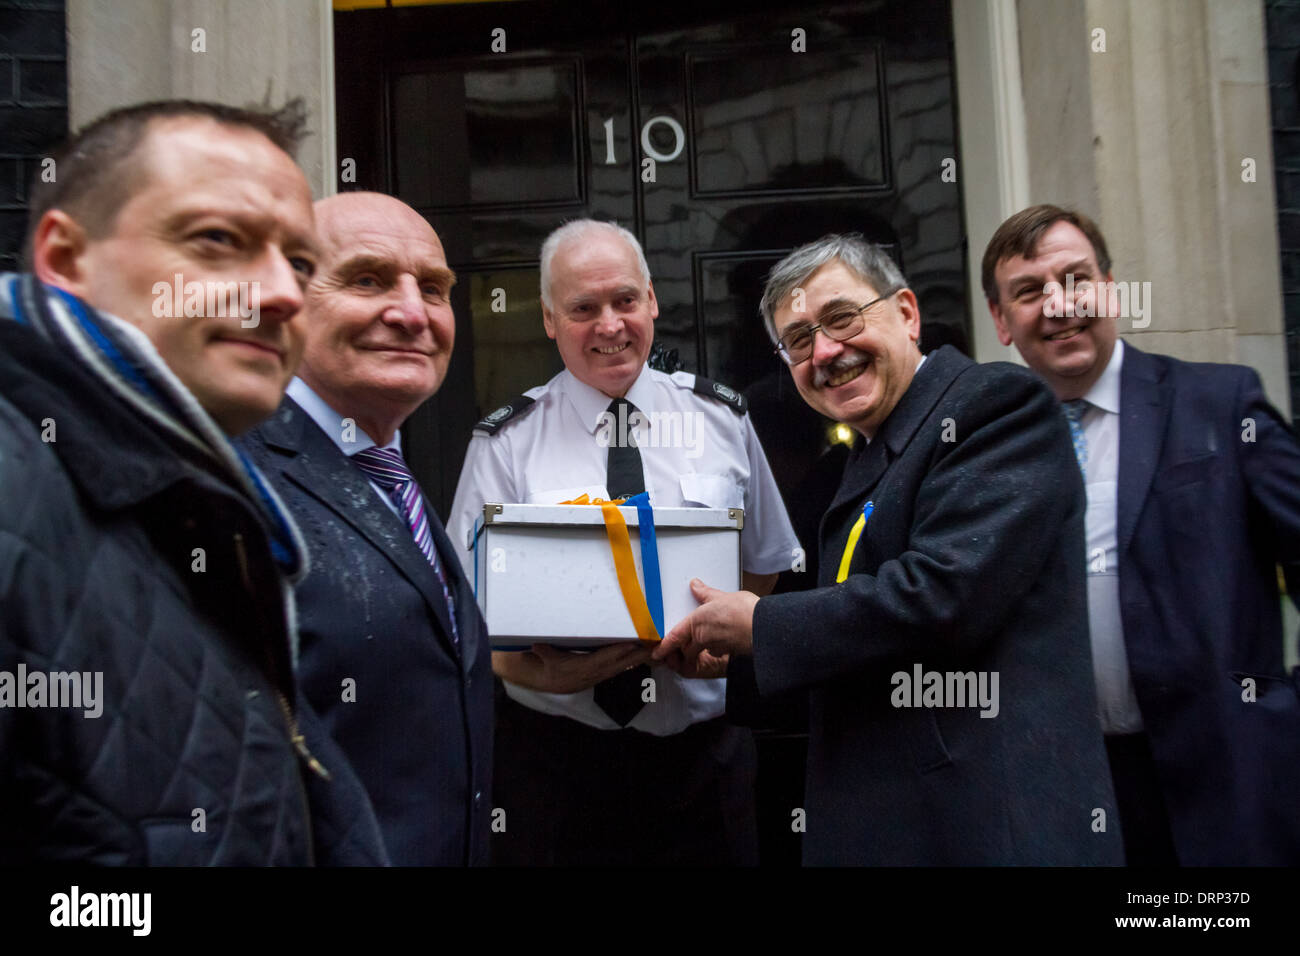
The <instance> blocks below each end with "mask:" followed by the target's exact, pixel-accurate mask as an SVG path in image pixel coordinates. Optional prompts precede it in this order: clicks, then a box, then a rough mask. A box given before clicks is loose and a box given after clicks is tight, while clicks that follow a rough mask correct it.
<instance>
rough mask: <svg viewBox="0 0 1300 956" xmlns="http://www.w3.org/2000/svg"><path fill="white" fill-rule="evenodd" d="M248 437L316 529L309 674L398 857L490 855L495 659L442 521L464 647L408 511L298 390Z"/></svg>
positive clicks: (451, 859) (304, 525) (314, 696)
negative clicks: (324, 426) (343, 447)
mask: <svg viewBox="0 0 1300 956" xmlns="http://www.w3.org/2000/svg"><path fill="white" fill-rule="evenodd" d="M241 444H242V446H243V447H244V449H245V450H246V451H247V452H248V453H249V454H250V456H251V457H252V458H253V459H254V461H255V462H256V463H257V465H258V467H259V468H261V469H262V471H263V472H264V473H265V474H266V475H267V477H268V478H269V479H270V480H271V481H272V482H273V483H274V486H275V490H276V491H277V492H278V493H279V494H280V496H281V497H282V498H283V499H284V502H285V504H286V505H287V506H288V508H289V509H290V510H291V511H292V512H293V516H294V518H295V519H297V521H298V524H299V526H300V528H301V529H302V532H303V535H304V537H305V538H306V539H307V545H308V548H309V549H310V552H311V571H310V573H309V574H308V576H307V578H306V579H305V580H304V581H303V582H302V584H301V585H299V587H298V626H299V630H300V633H301V648H302V649H301V658H300V664H299V679H300V681H301V683H302V686H303V690H304V693H305V694H306V695H307V698H308V699H309V700H310V701H311V703H312V705H313V706H314V707H315V709H316V710H317V712H318V713H319V714H320V715H321V717H322V719H323V720H324V722H325V725H326V727H327V729H328V730H329V732H330V734H331V736H333V738H334V739H335V740H336V741H338V743H339V744H340V745H341V746H342V747H343V749H344V751H345V752H346V753H347V755H348V758H349V759H350V760H351V761H352V765H353V767H355V768H356V771H357V774H358V776H360V777H361V781H362V783H364V784H365V786H366V789H367V790H368V791H369V793H370V798H371V801H372V802H373V803H374V807H375V811H376V813H377V815H378V817H379V823H380V826H381V828H382V829H383V832H384V840H385V842H386V844H387V847H388V853H389V856H390V857H391V858H392V860H393V862H394V863H395V864H398V865H441V866H463V865H465V864H466V863H483V862H486V859H487V840H488V836H489V829H488V828H489V822H490V820H489V815H490V813H491V806H492V804H491V795H490V793H491V787H490V784H491V768H492V667H491V660H490V652H489V648H488V641H487V631H486V629H485V627H484V625H483V619H482V617H481V616H480V614H479V610H478V605H477V603H476V602H475V600H474V591H473V588H472V587H471V586H470V584H469V582H468V581H466V580H465V575H464V572H463V571H461V567H460V561H459V560H457V559H456V557H455V552H454V551H453V550H452V548H451V545H450V542H449V541H448V540H447V536H446V533H445V532H444V531H443V528H442V524H441V522H439V521H438V519H437V517H436V516H435V515H434V514H433V513H432V512H429V524H430V527H431V530H432V532H433V538H434V542H435V544H436V546H437V548H438V552H439V554H440V556H441V558H442V566H443V567H444V568H445V569H446V571H447V574H448V576H449V583H450V585H451V590H452V594H453V597H454V599H455V605H456V620H457V624H458V627H459V631H460V648H459V650H457V649H456V648H455V647H454V645H453V644H452V642H451V637H450V634H451V631H450V623H449V619H448V616H447V604H446V601H445V599H444V597H443V594H442V589H441V587H440V585H439V584H438V579H437V576H436V575H435V574H434V572H433V569H432V568H431V567H430V566H429V563H428V561H426V560H425V558H424V555H423V554H421V553H420V550H419V548H418V547H417V546H416V544H415V541H414V540H413V539H412V537H411V532H410V531H409V529H408V528H407V526H406V523H405V522H404V521H403V520H402V519H401V518H399V517H398V516H397V515H395V514H394V513H393V512H392V511H390V510H389V509H388V508H387V507H385V506H384V503H383V502H382V501H381V500H380V499H379V496H378V495H377V494H376V493H375V490H374V488H373V487H371V485H370V482H369V481H368V480H367V478H366V476H365V474H364V473H363V472H362V471H361V469H360V468H358V467H357V466H356V465H354V464H353V463H352V462H351V461H349V460H348V458H347V457H346V456H345V455H344V454H343V453H342V452H340V451H339V449H338V447H337V446H336V445H335V444H334V442H333V441H331V440H330V438H329V436H327V435H326V434H325V433H324V432H323V431H321V430H320V428H319V427H318V426H317V425H316V423H315V422H313V421H312V420H311V418H310V417H309V416H308V415H307V414H306V413H305V412H304V411H303V410H302V409H301V408H300V407H299V406H298V405H297V404H296V403H295V402H294V401H293V400H292V399H290V398H286V399H285V400H284V402H283V403H282V404H281V405H280V407H279V409H277V410H276V412H275V414H274V415H273V416H272V417H271V418H270V419H268V420H267V421H266V422H265V423H263V424H262V425H261V426H260V427H258V428H256V429H254V430H253V431H252V432H250V433H249V434H248V435H247V436H245V437H244V438H243V439H242V440H241ZM349 678H350V679H351V680H353V681H355V685H352V686H354V688H355V695H354V696H355V700H352V701H348V700H345V699H344V697H345V685H344V681H345V680H347V679H349Z"/></svg>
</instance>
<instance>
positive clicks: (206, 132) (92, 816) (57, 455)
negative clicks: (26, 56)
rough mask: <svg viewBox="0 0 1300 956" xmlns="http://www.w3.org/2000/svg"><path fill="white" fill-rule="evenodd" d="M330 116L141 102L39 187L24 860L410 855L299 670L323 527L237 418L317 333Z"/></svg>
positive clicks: (23, 417) (3, 489)
mask: <svg viewBox="0 0 1300 956" xmlns="http://www.w3.org/2000/svg"><path fill="white" fill-rule="evenodd" d="M303 119H304V117H303V115H302V109H301V103H300V102H296V103H294V104H291V105H290V106H288V107H286V108H285V110H283V111H279V112H276V113H269V112H265V111H260V110H243V109H236V108H233V107H230V106H225V105H221V104H215V103H198V102H189V101H181V100H173V101H164V102H156V103H145V104H141V105H137V106H130V107H124V108H122V109H119V110H114V111H113V112H111V113H109V114H107V115H105V116H103V117H100V118H99V119H98V120H96V121H95V122H93V123H91V124H90V125H89V126H87V127H86V128H85V129H83V130H81V131H80V132H78V133H77V134H76V135H75V136H74V137H73V138H72V139H71V140H70V141H69V143H68V144H67V145H66V146H65V147H63V148H62V149H60V150H59V152H58V153H56V155H55V156H54V157H53V159H54V165H53V167H52V168H54V169H56V170H57V173H56V176H55V178H54V179H53V181H51V182H46V181H44V180H42V181H41V182H38V183H36V184H35V186H34V189H33V194H32V208H31V216H30V226H29V229H28V235H27V246H26V259H27V262H28V264H29V266H30V268H31V270H32V274H24V275H9V276H0V864H9V865H14V864H22V863H33V862H34V863H52V862H61V863H69V862H78V863H91V864H96V865H124V864H125V865H134V866H139V865H146V864H147V865H155V866H157V865H165V866H187V865H239V866H253V865H299V866H301V865H307V864H311V863H313V862H316V863H364V864H376V863H382V862H384V861H385V857H384V852H383V844H382V839H381V837H380V835H379V831H378V827H377V825H376V824H375V820H374V815H373V813H372V811H371V809H370V805H369V802H368V801H367V799H366V796H365V794H364V792H363V791H362V789H361V785H360V784H359V783H358V782H357V780H356V778H355V776H354V775H353V774H352V772H351V769H350V768H349V766H348V762H347V760H346V759H345V758H344V757H343V755H342V754H341V753H340V752H339V751H338V748H337V747H335V746H334V744H333V743H332V742H331V741H330V740H329V738H328V737H327V736H325V735H324V734H323V733H322V732H321V731H320V730H319V727H318V723H319V722H318V721H317V720H316V719H315V717H314V715H313V714H312V713H311V708H310V707H308V706H305V705H303V704H302V702H301V701H300V699H299V697H298V695H297V693H296V687H295V681H294V666H295V663H296V656H297V650H298V646H297V634H296V632H295V629H294V623H293V621H294V618H293V606H292V582H294V581H296V580H298V579H299V578H301V577H302V575H303V574H304V573H306V571H307V565H308V561H307V556H306V554H305V549H304V547H303V544H302V539H301V536H300V535H299V533H298V530H297V528H296V526H295V525H294V523H293V521H292V520H291V519H289V518H288V516H287V513H286V512H285V510H284V508H283V506H282V504H281V503H280V501H279V499H278V498H276V496H275V495H274V494H272V493H270V492H269V491H268V490H267V488H266V484H265V482H264V480H263V478H262V476H261V475H260V474H259V473H258V472H257V471H256V469H254V468H252V467H251V466H250V465H249V464H248V462H247V460H246V459H244V458H243V457H242V456H240V455H239V454H238V453H237V451H236V449H235V448H234V446H232V444H231V439H232V438H233V436H235V435H238V434H240V433H241V432H244V431H246V430H247V429H248V428H249V427H251V426H252V425H253V424H254V423H256V422H258V421H261V420H262V419H264V418H265V417H266V416H267V415H269V414H271V412H272V411H274V410H275V407H276V405H277V404H278V403H279V402H280V399H281V397H282V396H283V394H284V388H285V385H286V384H287V383H288V381H289V378H290V376H292V374H293V370H294V369H295V368H296V367H297V364H298V360H299V357H300V356H301V354H302V347H303V317H302V314H301V312H302V304H303V288H304V286H306V284H307V282H308V280H309V279H310V278H311V276H312V273H313V272H314V271H315V269H316V260H317V248H316V237H315V230H314V228H313V222H312V209H311V190H310V187H309V186H308V185H307V180H306V179H305V178H304V176H303V174H302V172H301V171H300V170H299V169H298V167H297V166H296V165H295V164H294V161H293V158H292V155H291V153H292V150H293V149H294V146H295V144H296V143H297V141H298V139H299V136H300V134H301V128H302V122H303ZM176 285H178V286H180V287H181V288H182V289H183V290H184V289H189V290H191V292H192V293H193V298H191V297H190V295H189V294H188V293H187V294H186V296H185V301H177V300H176V299H175V298H174V297H173V296H172V295H170V294H166V295H165V296H164V295H160V290H166V291H167V292H170V290H172V289H173V288H174V286H176ZM232 288H233V289H248V290H249V291H250V292H251V296H250V297H249V298H247V299H246V300H244V301H243V302H242V303H241V304H242V305H246V306H248V309H247V311H248V312H249V314H248V315H242V314H240V312H241V311H243V310H236V309H232V308H231V304H230V301H229V298H228V296H227V294H226V293H227V292H228V290H230V289H232ZM217 301H219V302H220V305H218V306H217V307H216V308H214V309H212V310H211V311H210V310H209V305H208V304H209V303H210V302H217ZM46 672H53V673H54V674H62V675H64V677H65V678H66V677H67V675H72V677H78V678H80V681H79V683H80V684H81V685H82V686H81V688H80V689H81V690H82V692H83V693H84V692H86V691H88V690H89V688H88V687H87V686H86V685H87V684H92V683H93V685H95V686H98V687H100V688H101V691H102V697H101V699H99V700H98V701H97V702H96V703H95V707H94V711H98V712H97V713H96V712H94V711H91V712H88V713H87V712H84V711H83V709H80V708H74V709H67V708H66V707H62V706H51V704H53V703H56V702H55V701H52V700H50V699H48V697H47V690H48V687H47V684H46V681H47V678H46V676H45V675H46ZM23 673H25V674H26V680H25V681H20V680H18V679H17V678H18V675H19V674H23ZM37 678H40V679H39V680H36V679H37ZM92 678H93V682H92ZM61 679H63V678H61ZM48 680H49V681H51V682H52V680H53V677H50V678H48ZM15 684H17V685H18V686H16V687H15ZM23 684H26V685H27V686H22V685H23ZM15 691H16V693H15Z"/></svg>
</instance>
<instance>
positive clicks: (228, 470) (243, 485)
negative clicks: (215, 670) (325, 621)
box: [0, 273, 308, 633]
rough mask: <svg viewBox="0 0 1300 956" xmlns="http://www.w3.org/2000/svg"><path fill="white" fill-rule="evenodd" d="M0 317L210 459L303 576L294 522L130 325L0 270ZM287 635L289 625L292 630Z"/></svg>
mask: <svg viewBox="0 0 1300 956" xmlns="http://www.w3.org/2000/svg"><path fill="white" fill-rule="evenodd" d="M0 319H12V320H14V321H17V322H18V323H20V324H22V325H26V326H28V327H30V328H32V329H33V330H35V331H36V332H37V333H38V334H39V335H41V336H42V337H43V338H45V339H46V340H47V341H49V342H50V343H51V344H53V345H54V346H55V347H56V348H58V349H59V350H60V351H63V352H65V353H66V354H68V355H71V356H73V357H75V358H76V359H77V360H78V361H79V362H80V363H81V364H82V365H83V366H84V367H85V368H86V369H88V370H89V371H90V372H91V373H93V374H94V375H95V376H96V378H98V379H99V380H100V381H102V382H103V383H104V385H105V386H106V387H107V388H108V389H109V390H111V391H112V392H113V393H114V394H115V395H117V396H118V397H119V398H121V399H122V400H123V401H125V402H126V403H127V405H128V406H130V407H131V408H133V409H134V410H135V411H137V412H138V413H139V414H140V417H141V418H143V419H144V420H145V421H146V422H148V423H150V424H151V425H152V426H153V427H154V428H155V429H156V430H157V431H159V432H161V433H162V434H163V436H164V437H165V438H168V439H170V444H172V445H173V446H174V445H175V444H176V443H177V442H180V443H181V444H182V445H183V446H184V447H186V448H187V449H189V450H191V451H192V453H194V454H196V455H199V456H202V457H203V458H204V459H205V460H206V461H207V462H209V463H211V464H214V465H215V466H216V467H217V469H218V471H219V473H221V474H224V475H225V476H226V477H227V478H228V479H229V481H230V483H231V484H232V485H234V487H235V488H236V489H238V490H239V491H242V492H243V494H244V496H245V498H247V499H248V501H249V502H250V503H252V504H253V506H254V507H255V508H256V510H257V512H258V514H259V515H260V517H261V518H262V523H263V525H264V526H265V527H266V529H267V533H268V536H269V538H270V544H271V553H272V555H273V556H274V558H275V561H276V564H277V565H278V566H279V567H280V569H281V571H282V572H283V574H284V576H285V578H286V579H287V581H288V582H289V583H296V582H297V581H299V580H301V579H302V578H303V577H304V576H305V575H306V573H307V564H308V562H307V548H306V546H305V544H304V543H303V539H302V535H301V534H300V533H299V531H298V528H297V526H296V525H295V524H294V523H293V519H292V518H291V517H290V516H289V513H288V511H287V510H286V509H285V507H284V505H283V503H281V501H280V499H279V497H278V496H277V495H276V494H275V492H274V491H272V490H271V488H270V486H269V485H268V484H267V482H266V479H265V478H263V477H262V475H261V473H260V472H259V471H258V470H257V468H256V466H254V465H253V463H252V462H251V461H250V460H249V459H248V457H247V456H245V455H244V453H243V452H242V451H240V450H239V449H238V448H236V447H235V446H234V445H233V444H232V443H231V442H230V440H229V439H228V438H227V437H226V435H225V433H224V432H222V430H221V428H220V427H219V426H218V425H217V423H216V422H215V421H213V419H212V417H211V416H210V415H209V414H208V413H207V412H206V411H204V410H203V408H202V406H200V405H199V403H198V401H197V400H196V399H195V398H194V396H193V395H192V394H191V393H190V391H189V390H188V389H187V388H186V387H185V386H184V385H183V384H182V383H181V381H180V379H178V378H177V377H176V375H175V374H174V373H173V372H172V371H171V369H169V368H168V367H167V365H166V363H164V362H163V360H162V358H161V357H160V356H159V355H158V352H157V350H155V349H154V347H153V343H151V342H150V341H149V339H148V338H147V337H146V336H145V334H144V333H143V332H141V331H140V330H139V329H137V328H135V327H134V326H132V325H130V324H128V323H126V322H123V321H122V320H120V319H115V318H113V317H112V316H109V315H107V314H105V313H102V312H99V311H97V310H95V309H93V308H91V307H90V306H88V305H87V304H86V303H84V302H82V301H81V300H80V299H78V298H77V297H76V296H73V295H70V294H68V293H67V292H65V291H63V290H62V289H56V288H54V287H53V286H47V285H43V284H42V283H41V282H39V281H38V280H37V279H36V277H35V276H33V275H30V274H25V273H24V274H22V275H18V274H14V273H9V274H0ZM288 603H289V605H290V620H291V621H292V603H293V602H292V600H290V601H289V602H288ZM291 633H292V629H291Z"/></svg>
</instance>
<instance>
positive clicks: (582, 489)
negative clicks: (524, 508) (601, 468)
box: [524, 485, 607, 505]
mask: <svg viewBox="0 0 1300 956" xmlns="http://www.w3.org/2000/svg"><path fill="white" fill-rule="evenodd" d="M583 495H586V496H587V497H589V498H592V499H595V498H605V497H607V496H606V494H605V486H604V485H578V486H577V487H574V488H548V489H547V490H545V491H533V492H529V494H528V500H527V501H526V502H524V503H525V504H529V505H558V504H559V503H560V502H561V501H572V500H573V499H574V498H581V497H582V496H583Z"/></svg>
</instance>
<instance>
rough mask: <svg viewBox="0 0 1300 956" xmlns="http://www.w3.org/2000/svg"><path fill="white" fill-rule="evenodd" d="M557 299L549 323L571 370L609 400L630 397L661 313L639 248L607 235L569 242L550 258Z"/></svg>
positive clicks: (547, 311)
mask: <svg viewBox="0 0 1300 956" xmlns="http://www.w3.org/2000/svg"><path fill="white" fill-rule="evenodd" d="M550 298H551V307H549V308H548V307H547V306H546V304H545V303H543V304H542V320H543V322H544V323H545V326H546V334H547V335H548V336H549V337H550V338H553V339H555V345H556V347H557V348H558V349H559V350H560V358H562V359H563V360H564V367H565V368H567V369H568V370H569V371H570V372H571V373H572V374H573V376H574V378H576V379H578V381H580V382H584V383H586V384H587V385H590V386H591V387H592V388H595V389H599V390H600V391H601V392H603V393H605V394H606V395H608V396H609V397H610V398H619V397H621V396H623V395H626V394H627V390H628V389H629V388H631V387H632V384H633V383H634V382H635V381H636V379H637V376H638V375H640V374H641V369H642V368H643V367H644V366H645V363H646V359H647V358H648V357H649V355H650V346H651V345H652V344H653V343H654V320H655V319H656V318H657V317H658V315H659V303H658V302H657V301H655V292H654V286H653V284H651V283H648V282H646V280H645V278H644V277H643V276H642V275H641V270H640V267H639V266H638V264H637V258H636V254H635V252H634V251H633V250H632V248H631V247H630V246H629V245H628V244H627V243H626V242H625V241H624V240H622V239H620V238H619V237H618V236H616V235H612V234H608V233H603V232H592V233H588V234H586V235H584V236H582V237H580V238H576V239H573V240H570V241H569V242H566V243H565V244H564V245H562V246H560V248H559V249H557V250H556V253H555V258H554V259H553V260H552V262H551V289H550Z"/></svg>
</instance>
